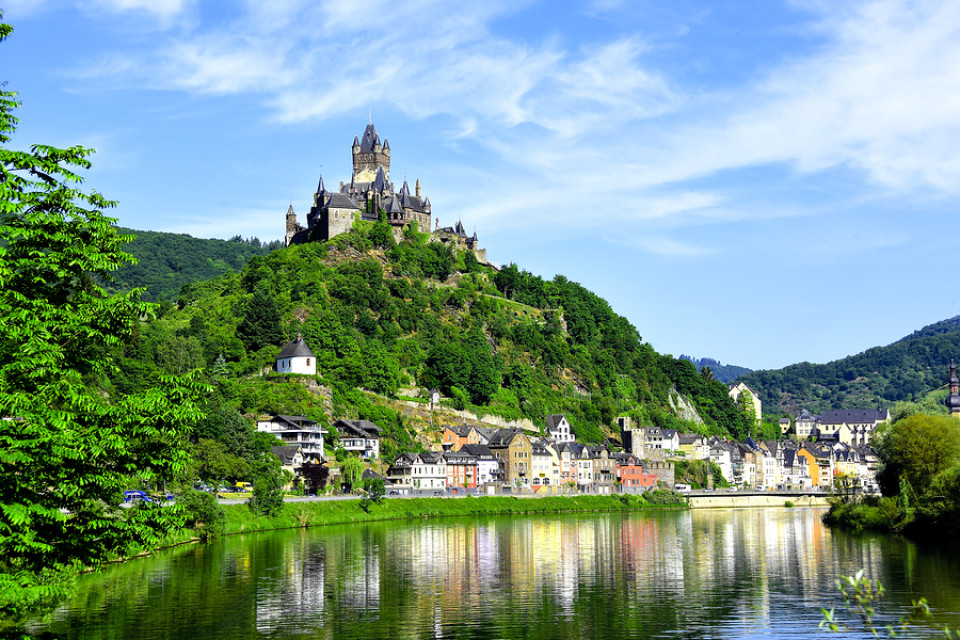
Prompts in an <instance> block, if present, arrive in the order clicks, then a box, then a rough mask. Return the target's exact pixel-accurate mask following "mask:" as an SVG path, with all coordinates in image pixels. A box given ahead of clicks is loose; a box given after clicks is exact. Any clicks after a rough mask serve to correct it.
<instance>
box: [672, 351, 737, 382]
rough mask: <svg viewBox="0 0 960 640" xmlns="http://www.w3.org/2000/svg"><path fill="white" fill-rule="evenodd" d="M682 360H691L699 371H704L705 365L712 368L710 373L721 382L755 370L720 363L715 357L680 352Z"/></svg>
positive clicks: (732, 379)
mask: <svg viewBox="0 0 960 640" xmlns="http://www.w3.org/2000/svg"><path fill="white" fill-rule="evenodd" d="M680 359H681V360H689V361H690V362H692V363H693V364H694V365H695V366H696V367H697V371H700V372H702V371H703V369H704V367H706V368H708V369H710V373H711V374H712V375H713V377H714V378H716V379H717V380H719V381H720V382H733V381H734V380H736V379H737V378H739V377H740V376H743V375H746V374H748V373H750V372H751V371H753V369H748V368H747V367H738V366H737V365H735V364H720V361H719V360H714V359H713V358H694V357H693V356H688V355H684V354H682V353H681V354H680Z"/></svg>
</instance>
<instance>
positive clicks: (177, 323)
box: [115, 222, 746, 451]
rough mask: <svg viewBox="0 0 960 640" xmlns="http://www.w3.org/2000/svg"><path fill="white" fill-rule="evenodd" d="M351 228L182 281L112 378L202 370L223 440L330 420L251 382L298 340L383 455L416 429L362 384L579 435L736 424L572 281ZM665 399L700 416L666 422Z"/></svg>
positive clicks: (134, 384)
mask: <svg viewBox="0 0 960 640" xmlns="http://www.w3.org/2000/svg"><path fill="white" fill-rule="evenodd" d="M356 226H357V228H356V229H355V230H354V232H352V233H350V234H346V235H343V236H338V237H337V238H335V239H334V240H333V241H331V242H329V243H317V244H309V245H302V246H293V247H289V248H285V249H281V250H278V251H274V252H272V253H270V254H269V255H266V256H254V257H253V258H252V259H251V260H250V261H249V263H248V264H247V265H246V266H245V267H244V268H243V269H242V271H240V272H239V273H227V274H225V275H223V276H220V277H218V278H214V279H212V280H208V281H205V282H194V283H191V284H187V285H186V286H185V287H184V288H183V290H182V291H181V293H180V295H179V296H178V302H177V305H176V306H175V307H168V308H166V309H165V311H164V312H163V313H162V315H161V317H160V318H158V319H157V320H154V321H152V322H148V323H146V324H145V325H143V327H142V329H141V332H140V334H139V336H138V337H137V340H136V342H135V343H134V344H132V345H130V346H129V347H128V349H127V352H126V354H125V359H124V366H123V372H122V374H121V375H119V376H117V378H116V381H115V383H116V384H117V385H120V386H123V387H125V389H126V390H128V391H132V390H135V389H137V388H146V387H150V386H152V385H154V384H156V381H157V379H158V376H159V375H160V374H162V373H165V372H166V373H179V372H183V371H187V370H190V369H192V368H194V367H200V366H203V367H208V369H209V370H210V371H211V372H213V373H214V375H215V376H216V381H217V385H216V392H215V394H214V397H213V398H212V399H211V403H210V406H209V407H208V413H209V414H210V416H213V417H212V418H211V417H209V416H208V420H207V421H205V425H204V426H202V427H201V430H200V431H201V432H202V433H203V434H205V435H206V436H207V437H211V438H213V439H216V440H220V441H223V442H225V443H228V442H230V439H231V438H232V436H230V435H229V434H226V433H224V432H223V427H222V425H223V424H233V423H239V422H240V420H239V415H240V414H248V415H252V414H260V413H268V412H281V413H291V414H301V413H302V414H305V415H309V416H311V417H314V418H316V419H318V420H320V421H321V422H326V421H327V417H326V416H325V415H324V410H323V407H322V406H321V403H320V402H319V401H318V400H316V398H312V397H310V394H309V393H307V392H306V391H305V389H304V387H303V386H302V385H298V384H284V383H283V382H282V379H279V378H278V377H277V376H272V377H271V376H269V375H268V376H266V377H263V376H259V375H253V374H260V373H261V372H263V371H264V370H265V369H267V368H269V367H270V366H271V365H272V364H273V361H274V359H275V358H276V355H277V353H278V351H279V349H280V347H281V346H282V344H283V343H284V342H285V341H286V340H288V339H291V338H292V337H295V336H296V335H297V334H298V333H300V334H302V335H303V337H304V338H305V340H306V341H307V343H308V344H309V345H310V347H311V348H312V349H313V351H314V352H315V354H316V356H317V365H318V373H320V375H321V376H322V383H323V384H324V385H326V386H331V387H332V388H333V390H334V393H333V399H332V400H333V409H334V411H335V412H336V413H337V414H338V415H350V416H353V417H362V418H370V419H373V420H375V421H378V423H380V424H381V426H382V427H383V428H384V429H385V430H386V435H387V441H388V443H389V444H388V447H387V451H389V450H390V448H391V447H400V446H402V445H404V444H409V443H410V442H412V441H413V438H414V436H415V435H416V434H412V433H410V432H409V431H410V430H409V429H408V427H409V425H408V424H407V423H406V422H405V421H404V419H403V418H402V417H401V416H400V415H399V414H397V413H396V412H394V411H391V410H389V409H387V408H385V407H383V406H380V405H377V404H376V403H371V402H370V401H369V399H368V397H367V396H364V395H363V394H360V393H358V392H357V391H356V389H358V388H362V389H366V390H369V391H373V392H376V393H377V394H381V395H382V396H388V397H390V396H396V395H397V394H398V393H399V392H400V390H401V388H402V387H404V386H408V385H417V386H421V387H437V388H439V389H440V390H441V392H442V393H443V394H444V395H445V396H447V397H448V398H450V399H451V400H450V402H451V403H452V404H453V405H454V406H455V407H457V408H472V409H473V410H474V411H477V412H479V413H481V414H496V415H499V416H503V417H505V418H508V419H518V418H530V419H532V420H534V421H535V423H537V424H542V423H543V418H544V416H545V415H546V414H549V413H566V414H567V415H568V417H569V418H570V419H571V422H573V424H574V425H575V427H576V428H577V435H578V438H579V439H581V440H584V441H587V442H601V441H603V440H604V439H605V437H608V436H609V435H610V433H611V425H612V424H613V423H614V419H615V418H616V417H617V416H618V415H631V416H633V418H634V419H635V424H641V425H645V424H657V425H662V426H671V427H677V428H682V429H697V430H699V431H701V432H707V433H729V434H735V435H739V434H741V433H743V432H744V431H745V427H746V421H745V419H744V418H743V417H742V416H741V415H740V413H738V410H737V407H736V406H735V405H734V403H733V402H732V401H731V400H730V398H729V397H728V395H727V389H726V386H725V385H723V384H722V383H720V382H718V381H715V380H710V379H707V378H704V377H703V376H701V375H699V374H698V373H697V370H696V368H695V367H694V365H693V364H692V363H690V362H688V361H685V360H676V359H674V358H672V357H669V356H663V355H660V354H658V353H656V352H655V351H654V350H653V348H652V347H650V345H649V344H646V343H644V342H642V340H641V337H640V335H639V334H638V332H637V330H636V329H635V328H634V327H633V326H632V325H631V324H630V323H629V322H628V321H627V320H626V319H624V318H622V317H620V316H618V315H617V314H615V313H614V312H613V311H612V310H611V308H610V306H609V304H608V303H607V302H605V301H604V300H602V299H601V298H599V297H598V296H596V295H595V294H593V293H591V292H590V291H588V290H586V289H585V288H583V287H582V286H580V285H578V284H576V283H574V282H570V281H568V280H567V279H566V278H564V277H562V276H557V277H556V278H555V279H554V280H552V281H545V280H543V279H541V278H540V277H538V276H535V275H532V274H530V273H528V272H526V271H522V270H520V269H519V268H518V267H517V266H515V265H510V266H509V267H507V268H505V269H503V270H502V271H500V272H496V271H494V270H493V269H491V268H489V267H485V266H482V265H480V264H478V263H477V261H476V259H475V258H474V256H473V254H472V253H471V252H469V251H463V252H458V251H456V250H455V249H453V248H452V247H450V246H448V245H446V244H443V243H439V242H430V241H428V239H429V236H428V235H427V234H419V233H416V232H413V231H410V230H406V231H405V236H404V239H403V241H402V242H400V243H399V244H398V243H397V242H396V241H395V239H394V237H393V235H392V229H391V227H390V226H389V225H388V224H386V223H384V222H381V223H358V224H357V225H356ZM274 378H277V379H276V380H274ZM676 394H682V395H683V396H685V397H686V398H687V399H689V400H690V401H691V402H692V404H693V406H694V407H695V408H696V409H697V412H698V413H699V415H700V416H701V417H702V419H703V424H693V423H685V422H683V421H681V420H680V419H679V418H678V417H677V416H676V415H675V412H674V410H673V409H672V408H671V395H673V396H676ZM613 435H614V437H617V436H618V434H616V433H614V434H613Z"/></svg>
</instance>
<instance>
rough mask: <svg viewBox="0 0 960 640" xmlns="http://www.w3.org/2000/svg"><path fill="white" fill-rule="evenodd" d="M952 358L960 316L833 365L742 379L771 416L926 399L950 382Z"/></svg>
mask: <svg viewBox="0 0 960 640" xmlns="http://www.w3.org/2000/svg"><path fill="white" fill-rule="evenodd" d="M951 358H953V359H955V360H960V316H957V317H954V318H950V319H948V320H944V321H942V322H937V323H935V324H931V325H929V326H926V327H924V328H923V329H920V330H919V331H915V332H914V333H912V334H911V335H909V336H906V337H905V338H902V339H900V340H898V341H896V342H894V343H893V344H890V345H887V346H885V347H874V348H872V349H868V350H866V351H864V352H863V353H860V354H857V355H855V356H849V357H847V358H843V359H841V360H836V361H834V362H830V363H827V364H810V363H808V362H803V363H800V364H795V365H791V366H789V367H786V368H784V369H779V370H776V371H754V372H752V373H750V374H747V375H745V376H742V377H741V378H739V379H740V380H742V381H744V382H745V383H746V384H747V385H748V386H749V387H750V388H751V389H753V390H754V391H756V393H757V395H758V396H760V399H761V401H762V402H763V410H764V413H765V414H766V413H772V412H775V411H777V410H778V409H779V410H780V411H781V412H785V413H789V414H791V415H796V414H797V413H798V412H799V411H800V409H807V410H809V411H812V412H815V413H819V412H821V411H824V410H826V409H840V408H848V409H858V408H860V409H863V408H871V407H875V406H877V404H878V403H879V404H882V405H884V406H889V405H890V404H892V403H893V402H897V401H901V400H909V401H917V400H920V399H921V398H922V397H923V396H924V395H926V394H927V393H929V392H930V391H932V390H934V389H937V388H939V387H942V386H943V385H945V384H946V382H947V365H948V364H949V363H950V359H951Z"/></svg>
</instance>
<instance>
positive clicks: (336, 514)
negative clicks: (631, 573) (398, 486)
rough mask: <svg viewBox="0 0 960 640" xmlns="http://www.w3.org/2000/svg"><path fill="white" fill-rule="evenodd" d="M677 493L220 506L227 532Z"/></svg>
mask: <svg viewBox="0 0 960 640" xmlns="http://www.w3.org/2000/svg"><path fill="white" fill-rule="evenodd" d="M678 498H679V501H675V503H674V504H662V503H661V504H654V503H653V502H651V501H648V500H646V499H644V498H642V497H641V496H634V495H624V496H547V497H542V498H539V497H537V498H534V497H529V498H518V497H512V496H484V497H466V498H456V499H452V498H403V499H386V500H383V501H382V502H380V503H379V504H376V503H373V504H370V505H369V507H368V510H367V511H364V510H363V508H362V506H361V503H360V501H359V500H329V501H321V502H288V503H286V504H285V505H284V506H283V509H282V510H281V511H280V513H279V514H277V515H275V516H263V515H258V514H256V513H254V512H253V511H252V510H251V509H250V508H248V507H247V506H246V505H229V506H226V507H224V511H225V512H226V517H227V522H226V531H225V533H226V534H227V535H230V534H236V533H247V532H253V531H268V530H271V529H290V528H301V527H316V526H323V525H330V524H349V523H352V522H370V521H375V520H405V519H420V518H439V517H449V516H470V515H498V514H500V515H502V514H536V513H577V512H590V511H641V510H648V509H649V510H653V509H686V508H687V506H686V502H685V501H684V500H683V498H682V497H680V496H678Z"/></svg>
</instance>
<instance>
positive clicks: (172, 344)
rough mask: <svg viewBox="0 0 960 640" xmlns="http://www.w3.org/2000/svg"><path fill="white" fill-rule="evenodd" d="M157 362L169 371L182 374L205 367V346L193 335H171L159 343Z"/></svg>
mask: <svg viewBox="0 0 960 640" xmlns="http://www.w3.org/2000/svg"><path fill="white" fill-rule="evenodd" d="M157 364H159V365H160V366H161V367H163V369H164V370H165V371H166V372H167V373H171V374H174V375H180V374H183V373H186V372H187V371H190V370H192V369H198V368H200V367H203V366H204V365H205V364H206V363H205V362H204V360H203V347H202V346H201V345H200V341H199V340H197V339H196V338H195V337H193V336H171V337H170V338H169V339H168V340H164V341H163V342H162V343H161V344H159V345H157Z"/></svg>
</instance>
